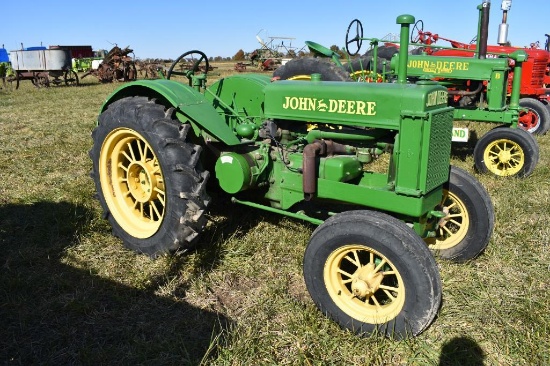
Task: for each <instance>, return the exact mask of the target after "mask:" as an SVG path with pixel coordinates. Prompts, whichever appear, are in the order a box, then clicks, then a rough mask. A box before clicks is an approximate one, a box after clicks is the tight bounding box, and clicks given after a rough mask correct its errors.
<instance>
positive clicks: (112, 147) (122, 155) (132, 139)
mask: <svg viewBox="0 0 550 366" xmlns="http://www.w3.org/2000/svg"><path fill="white" fill-rule="evenodd" d="M99 168H100V170H99V176H100V179H101V186H102V187H103V189H104V190H105V189H111V190H112V192H113V194H112V195H106V197H105V201H106V202H107V205H108V206H109V207H110V209H111V212H112V214H113V215H114V216H115V218H116V220H117V222H118V224H119V225H120V226H121V227H122V228H123V229H124V231H126V232H127V233H128V234H130V235H132V236H134V237H136V238H148V237H150V236H152V235H153V234H155V233H156V232H157V230H158V228H159V227H160V224H161V222H162V219H163V218H164V213H165V208H166V204H165V202H166V191H165V188H164V176H163V174H162V169H161V168H160V165H159V162H158V159H157V157H156V155H155V153H154V151H153V149H152V148H151V146H150V145H149V143H148V142H147V141H146V140H145V139H144V138H143V136H141V135H140V134H139V133H137V132H136V131H133V130H131V129H129V128H120V129H116V130H113V131H112V132H110V133H109V135H107V138H106V139H105V140H104V142H103V147H102V149H101V154H100V156H99Z"/></svg>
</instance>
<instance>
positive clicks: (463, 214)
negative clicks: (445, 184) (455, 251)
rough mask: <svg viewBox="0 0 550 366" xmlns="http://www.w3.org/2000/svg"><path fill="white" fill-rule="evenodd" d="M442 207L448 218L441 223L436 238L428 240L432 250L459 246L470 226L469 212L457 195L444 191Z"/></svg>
mask: <svg viewBox="0 0 550 366" xmlns="http://www.w3.org/2000/svg"><path fill="white" fill-rule="evenodd" d="M441 206H442V211H443V212H445V213H446V216H445V217H444V218H442V219H441V220H440V221H439V224H438V227H437V231H436V237H435V238H427V239H426V242H427V243H428V246H429V247H430V249H432V250H445V249H449V248H452V247H454V246H455V245H457V244H459V243H460V242H461V241H462V240H463V239H464V237H465V236H466V233H467V232H468V228H469V226H470V216H469V215H468V210H466V206H465V205H464V202H462V200H460V199H459V198H458V197H457V196H456V195H455V194H453V193H451V192H449V191H447V190H444V191H443V201H442V204H441Z"/></svg>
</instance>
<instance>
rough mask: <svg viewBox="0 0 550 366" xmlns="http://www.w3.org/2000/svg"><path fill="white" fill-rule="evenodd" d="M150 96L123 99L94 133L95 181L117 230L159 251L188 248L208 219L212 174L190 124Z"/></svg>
mask: <svg viewBox="0 0 550 366" xmlns="http://www.w3.org/2000/svg"><path fill="white" fill-rule="evenodd" d="M172 111H173V109H168V110H166V109H165V108H164V107H163V106H162V105H159V104H156V103H154V101H152V100H149V99H148V98H145V97H128V98H123V99H120V100H118V101H116V102H114V103H112V104H111V105H109V106H108V108H107V109H106V110H105V111H104V112H103V113H101V114H100V116H99V123H98V126H97V127H96V129H95V130H94V131H93V133H92V138H93V147H92V149H91V150H90V157H91V159H92V162H93V170H92V174H91V175H92V178H93V179H94V182H95V186H96V190H97V194H98V198H99V202H100V203H101V206H102V208H103V210H104V213H105V217H106V218H107V219H108V220H109V222H110V223H111V225H112V227H113V233H114V235H115V236H118V237H119V238H121V239H122V241H123V242H124V244H125V245H126V246H127V247H128V248H130V249H132V250H134V251H137V252H142V253H145V254H147V255H150V256H152V257H155V256H158V255H160V254H162V253H167V252H170V251H174V250H176V249H178V248H182V249H188V248H189V247H191V245H192V244H193V243H194V241H195V239H196V237H197V236H198V234H199V233H200V232H201V230H202V229H203V227H204V225H205V221H206V217H205V215H204V214H203V213H204V211H205V209H206V207H207V205H208V203H209V198H208V196H207V195H206V193H205V186H206V182H207V179H208V172H207V171H204V170H203V169H202V167H201V164H200V155H201V147H200V146H197V145H194V144H192V143H190V142H189V140H188V137H187V133H188V132H189V131H190V126H189V125H184V124H181V123H179V122H178V121H176V120H175V119H174V118H173V116H172Z"/></svg>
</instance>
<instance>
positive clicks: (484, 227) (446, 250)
mask: <svg viewBox="0 0 550 366" xmlns="http://www.w3.org/2000/svg"><path fill="white" fill-rule="evenodd" d="M439 209H442V210H443V211H444V212H445V213H446V214H447V216H446V217H445V218H443V219H441V220H440V222H439V227H438V230H437V236H436V237H435V238H426V239H424V240H425V242H426V243H427V244H428V246H429V248H430V249H431V250H432V252H434V254H435V255H436V257H438V258H443V259H448V260H452V261H454V262H464V261H467V260H470V259H474V258H476V257H477V256H478V255H480V254H481V253H482V252H483V251H484V250H485V248H487V245H489V241H490V239H491V235H492V233H493V228H494V225H495V211H494V208H493V203H492V202H491V197H490V196H489V193H488V192H487V190H486V189H485V188H484V187H483V185H482V184H481V183H480V182H479V181H478V180H477V179H476V178H475V177H473V176H472V175H470V174H469V173H468V172H466V171H465V170H462V169H460V168H457V167H454V166H451V171H450V175H449V181H448V182H447V184H446V185H445V188H444V197H443V199H442V201H441V205H440V207H439Z"/></svg>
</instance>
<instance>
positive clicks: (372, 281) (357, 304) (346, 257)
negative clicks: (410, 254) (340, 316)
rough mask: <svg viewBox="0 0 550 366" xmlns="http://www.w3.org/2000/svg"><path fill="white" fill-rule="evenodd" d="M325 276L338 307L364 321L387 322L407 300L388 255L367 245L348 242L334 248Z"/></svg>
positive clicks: (327, 262) (398, 276)
mask: <svg viewBox="0 0 550 366" xmlns="http://www.w3.org/2000/svg"><path fill="white" fill-rule="evenodd" d="M323 276H324V281H325V284H326V287H327V290H328V293H329V295H330V297H331V298H332V300H333V301H334V302H335V303H336V305H337V306H338V308H340V309H341V310H342V311H343V312H344V313H346V314H347V315H348V316H350V317H352V318H354V319H357V320H359V321H361V322H365V323H369V324H383V323H386V322H388V321H390V320H392V319H393V318H395V317H396V316H397V315H398V314H399V313H400V311H401V310H402V309H403V305H404V304H405V286H404V282H403V279H402V278H401V275H400V274H399V272H398V271H397V269H396V268H395V266H394V265H393V264H392V263H391V262H390V261H389V260H388V259H387V258H386V257H385V256H384V255H382V254H380V253H379V252H377V251H376V250H373V249H372V248H369V247H367V246H364V245H359V244H353V245H346V246H343V247H341V248H338V250H335V251H334V252H332V253H331V255H330V256H329V257H328V259H327V261H326V263H325V267H324V270H323Z"/></svg>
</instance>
